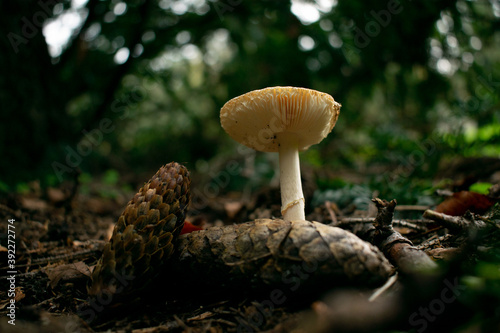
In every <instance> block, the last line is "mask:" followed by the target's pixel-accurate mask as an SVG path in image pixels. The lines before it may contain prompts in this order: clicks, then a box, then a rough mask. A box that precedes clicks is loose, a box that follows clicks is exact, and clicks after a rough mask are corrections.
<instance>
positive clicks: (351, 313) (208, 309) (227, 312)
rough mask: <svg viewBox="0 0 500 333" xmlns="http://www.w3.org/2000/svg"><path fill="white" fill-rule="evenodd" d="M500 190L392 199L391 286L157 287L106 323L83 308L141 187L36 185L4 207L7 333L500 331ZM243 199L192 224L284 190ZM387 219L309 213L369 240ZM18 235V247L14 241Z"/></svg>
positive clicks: (270, 204)
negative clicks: (430, 201)
mask: <svg viewBox="0 0 500 333" xmlns="http://www.w3.org/2000/svg"><path fill="white" fill-rule="evenodd" d="M497 176H498V175H497ZM193 186H195V185H193ZM498 188H499V186H498V184H497V185H496V187H495V186H494V188H492V189H491V190H490V195H489V196H485V195H478V194H475V193H472V192H467V191H461V192H456V193H453V192H449V193H447V195H448V197H447V199H446V200H445V203H444V204H441V205H439V206H438V207H435V206H433V207H429V206H421V205H420V206H409V205H401V206H397V205H395V202H394V204H393V206H394V207H393V208H394V214H395V215H394V217H393V216H392V213H391V216H390V217H389V221H388V222H389V223H390V224H391V225H392V226H393V227H394V231H395V233H392V231H391V237H395V236H394V235H397V237H396V238H397V239H398V240H397V241H391V242H390V243H391V244H389V245H390V246H389V247H387V246H386V247H385V248H382V250H383V251H384V253H385V255H386V256H387V257H388V259H390V261H391V263H392V264H393V265H394V271H395V272H396V271H397V272H398V274H397V275H393V278H392V279H391V281H390V283H387V285H386V286H385V287H384V288H374V287H371V286H368V285H367V286H363V285H359V284H358V285H356V286H354V287H352V286H351V287H344V286H343V287H336V283H335V280H332V283H331V284H330V285H328V284H326V285H322V286H318V290H319V292H317V293H314V294H303V293H302V294H300V295H299V294H297V295H296V296H295V297H294V295H293V294H294V292H293V291H291V292H289V293H287V294H286V295H287V297H277V296H276V295H274V294H273V293H272V291H270V290H252V289H250V288H247V286H245V285H242V286H241V290H240V291H238V292H237V293H234V292H224V290H221V291H216V292H214V291H212V292H210V291H208V292H207V291H206V290H203V289H202V288H200V287H198V286H197V284H196V283H193V285H190V286H188V287H187V288H188V289H189V290H175V289H176V286H175V285H167V286H165V285H153V286H151V287H150V288H149V289H147V290H146V291H144V292H143V294H142V295H141V297H140V300H139V301H137V300H136V301H135V302H133V303H132V304H128V305H126V306H122V307H117V308H115V309H114V311H106V315H105V316H101V315H100V312H105V311H104V310H105V307H106V304H107V303H106V302H101V304H99V303H98V304H95V303H94V304H93V305H91V307H90V310H89V307H83V305H85V304H87V303H88V302H89V298H88V296H87V285H88V283H89V280H90V276H91V271H92V269H93V267H94V266H95V264H96V262H97V260H98V259H99V257H100V255H101V253H102V249H103V247H104V245H105V243H106V241H107V240H108V239H109V238H110V236H111V234H112V230H113V226H114V223H115V221H116V220H117V217H118V216H119V215H120V214H121V212H122V211H123V209H124V207H125V205H126V203H127V202H128V200H130V198H131V197H132V196H133V194H134V193H135V191H131V190H122V189H120V188H118V187H113V186H111V187H110V186H109V185H106V184H102V183H100V182H97V181H96V182H95V183H91V184H90V185H89V186H88V187H86V188H85V189H82V188H81V186H74V184H71V183H66V184H63V185H62V186H61V187H60V188H49V189H47V190H43V189H41V188H40V186H39V185H38V183H37V182H34V183H32V184H30V188H29V190H28V191H26V192H25V193H23V194H12V195H9V196H7V197H4V198H2V199H1V200H0V232H1V238H0V244H1V246H0V257H1V260H0V263H1V265H0V266H1V267H0V276H1V281H0V316H1V317H2V318H1V319H0V331H1V332H22V331H24V332H109V331H111V332H329V331H336V332H344V331H345V332H365V331H380V332H386V331H394V330H397V331H414V332H424V331H425V332H430V331H439V332H450V331H457V332H479V331H481V330H482V331H491V332H493V331H500V246H499V245H500V231H499V228H500V209H499V207H498V206H499V205H498V203H497V204H495V203H496V202H498V193H499V190H498ZM110 192H112V195H107V194H106V193H108V194H109V193H110ZM239 196H241V194H239V193H229V194H226V195H221V196H218V197H217V198H214V199H211V200H209V201H208V202H205V203H204V205H203V206H204V207H203V209H200V210H197V211H196V212H195V214H193V213H191V214H188V218H187V220H188V221H190V223H191V224H192V225H195V226H198V227H200V228H203V229H206V228H209V227H211V226H214V225H224V224H232V223H235V222H244V221H251V220H254V219H256V218H273V217H276V216H279V209H280V207H279V202H280V199H279V191H278V190H277V189H274V188H273V189H266V190H263V191H261V192H259V193H256V194H255V195H254V196H253V200H251V202H250V201H249V202H242V201H241V200H239ZM383 199H388V200H391V199H396V200H397V199H398V198H383ZM193 200H198V201H197V202H199V198H194V199H193ZM380 202H381V201H380ZM380 202H379V203H380ZM277 203H278V204H277ZM387 204H388V203H387V202H386V203H385V207H387ZM429 210H430V211H429ZM426 211H427V212H426ZM424 212H426V213H425V218H424V217H423V214H424ZM471 212H472V213H471ZM453 215H458V216H453ZM380 216H381V207H378V209H377V202H374V203H371V204H370V206H369V207H368V210H364V211H359V210H357V209H356V207H352V206H350V207H349V208H345V209H344V208H339V205H337V204H336V203H335V202H330V201H325V202H323V203H321V204H319V205H317V206H316V207H314V208H310V209H309V214H308V215H307V217H306V218H307V219H308V220H310V221H313V220H314V221H319V222H321V223H324V224H328V225H335V226H338V227H342V228H344V229H347V230H349V231H352V232H354V233H356V234H357V235H358V236H360V237H362V236H361V234H362V233H365V234H366V230H367V229H366V228H367V227H366V226H368V228H372V229H370V230H374V229H373V222H374V221H375V220H376V217H380ZM386 222H387V221H386ZM362 229H363V230H364V231H360V230H362ZM11 235H14V236H11ZM399 237H401V238H399ZM14 238H15V251H13V250H14V247H12V246H9V245H11V244H12V242H9V240H10V239H14ZM385 244H386V245H387V244H388V243H387V242H386V243H385ZM378 245H379V247H380V244H378ZM408 249H410V252H411V254H410V255H409V256H408V255H407V253H408V252H405V251H408ZM414 252H416V253H420V254H421V253H425V254H426V256H425V257H426V258H430V259H431V261H432V262H433V263H436V264H437V265H436V268H435V269H431V270H424V271H420V270H418V269H412V267H417V266H418V265H419V263H418V262H417V261H418V260H419V259H418V258H417V257H418V255H417V256H416V257H415V256H414V254H413V253H414ZM415 258H417V259H415ZM9 260H10V261H9ZM414 260H416V261H415V262H414ZM424 261H425V260H424ZM424 266H425V265H424ZM302 275H303V276H304V277H303V278H304V279H306V278H307V274H306V273H304V272H302ZM299 276H300V275H299ZM197 278H198V279H199V280H200V281H202V280H203V279H204V278H205V277H204V276H202V275H200V276H199V277H197ZM301 278H302V277H301ZM378 287H380V286H378ZM183 288H186V287H183ZM284 288H285V287H284ZM214 289H217V287H214ZM172 290H175V292H172ZM184 292H185V295H186V296H183V294H184ZM174 295H175V296H174ZM275 296H276V297H275ZM12 304H13V305H12ZM87 305H88V304H87ZM89 311H90V312H89ZM13 324H15V325H13Z"/></svg>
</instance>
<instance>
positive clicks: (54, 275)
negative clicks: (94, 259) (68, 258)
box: [45, 261, 91, 289]
mask: <svg viewBox="0 0 500 333" xmlns="http://www.w3.org/2000/svg"><path fill="white" fill-rule="evenodd" d="M45 274H47V276H48V277H49V280H50V287H51V288H52V289H54V288H55V287H57V285H58V284H59V283H60V282H70V281H75V280H80V279H84V278H85V279H86V278H90V275H91V273H90V269H89V267H88V266H87V265H86V264H85V263H84V262H83V261H79V262H76V263H73V264H67V265H60V266H57V267H53V268H48V269H45Z"/></svg>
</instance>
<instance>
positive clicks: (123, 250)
mask: <svg viewBox="0 0 500 333" xmlns="http://www.w3.org/2000/svg"><path fill="white" fill-rule="evenodd" d="M189 188H190V178H189V172H188V170H187V169H186V168H185V167H184V166H182V165H180V164H178V163H175V162H172V163H169V164H166V165H165V166H163V167H161V168H160V169H159V170H158V172H157V173H156V174H155V175H154V176H153V177H152V178H151V179H150V180H149V181H148V182H147V183H146V184H145V185H144V186H143V187H142V188H141V189H140V190H139V192H137V193H136V194H135V196H134V198H133V199H132V200H130V202H129V203H128V204H127V207H126V208H125V210H124V212H123V213H122V215H121V216H120V217H119V218H118V222H117V223H116V225H115V227H114V230H113V235H112V237H111V239H110V241H109V242H108V243H107V244H106V246H105V248H104V250H103V254H102V257H101V258H100V259H99V261H98V263H97V265H96V267H95V269H94V271H93V273H92V284H91V286H90V287H89V288H88V293H89V296H91V297H97V298H98V299H105V300H106V301H108V300H109V302H108V303H110V302H111V299H112V302H113V303H116V302H119V301H120V300H121V299H124V298H126V297H128V296H130V295H133V294H136V293H137V292H138V291H139V290H141V289H143V288H144V287H146V286H147V284H148V282H150V281H151V280H152V279H153V278H154V277H155V276H157V275H158V273H159V272H160V271H161V269H162V267H163V264H164V263H165V262H166V260H168V259H169V258H170V257H171V255H172V253H173V251H174V242H175V240H176V239H177V238H178V236H179V234H180V232H181V229H182V226H183V225H184V218H185V211H186V208H187V205H188V204H189V199H190V192H189ZM110 297H111V299H110Z"/></svg>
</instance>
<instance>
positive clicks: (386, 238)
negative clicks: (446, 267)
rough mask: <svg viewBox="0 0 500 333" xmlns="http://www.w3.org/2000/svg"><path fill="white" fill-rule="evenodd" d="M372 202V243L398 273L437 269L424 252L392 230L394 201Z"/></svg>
mask: <svg viewBox="0 0 500 333" xmlns="http://www.w3.org/2000/svg"><path fill="white" fill-rule="evenodd" d="M372 201H373V202H374V203H375V205H376V206H377V209H378V213H377V216H376V217H375V221H374V223H373V225H374V226H375V230H376V231H375V235H374V242H375V244H376V245H377V246H378V247H379V248H380V249H381V250H382V251H383V252H384V253H385V255H386V256H387V257H388V258H389V259H390V260H391V261H392V262H393V263H394V264H395V265H396V266H397V267H399V269H400V271H401V272H403V273H407V274H410V273H415V272H420V271H427V270H433V269H435V268H437V265H436V263H434V262H433V261H432V259H431V258H429V256H427V254H425V252H423V251H420V250H419V249H417V248H416V247H414V246H413V243H412V242H411V241H410V240H409V239H407V238H406V237H403V236H402V235H401V234H400V233H399V232H397V231H395V230H394V229H393V227H392V217H393V215H394V208H395V207H396V204H397V202H396V200H392V201H390V202H388V201H386V200H381V199H379V198H376V199H373V200H372Z"/></svg>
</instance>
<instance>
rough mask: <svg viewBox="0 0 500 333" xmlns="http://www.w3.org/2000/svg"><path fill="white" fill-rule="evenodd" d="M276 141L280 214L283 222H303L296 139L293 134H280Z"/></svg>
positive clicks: (303, 214) (302, 200)
mask: <svg viewBox="0 0 500 333" xmlns="http://www.w3.org/2000/svg"><path fill="white" fill-rule="evenodd" d="M277 139H278V140H279V160H280V189H281V214H282V215H283V218H284V219H285V220H289V221H294V220H305V213H304V195H303V194H302V182H301V179H300V162H299V144H298V138H297V136H296V135H295V134H293V133H291V134H287V133H280V134H278V135H277Z"/></svg>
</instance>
